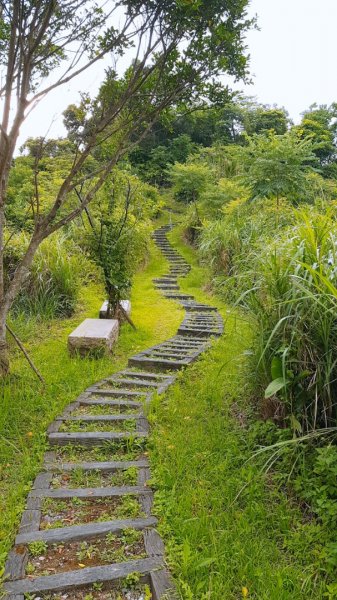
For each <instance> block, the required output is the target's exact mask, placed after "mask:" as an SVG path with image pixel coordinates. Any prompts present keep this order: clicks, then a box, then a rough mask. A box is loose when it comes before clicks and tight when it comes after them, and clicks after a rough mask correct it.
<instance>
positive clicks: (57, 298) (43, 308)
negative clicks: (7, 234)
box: [5, 233, 95, 319]
mask: <svg viewBox="0 0 337 600" xmlns="http://www.w3.org/2000/svg"><path fill="white" fill-rule="evenodd" d="M27 244H28V239H27V236H26V234H25V233H20V234H17V235H15V236H13V237H12V238H11V239H10V242H9V244H8V246H7V248H6V257H5V265H6V275H7V278H10V276H11V274H12V273H13V271H14V270H15V268H16V266H17V264H18V261H19V259H20V257H21V255H22V253H23V252H24V249H25V248H26V247H27ZM94 272H95V267H94V266H93V265H92V263H91V262H90V261H89V260H88V258H87V257H86V255H85V254H84V253H83V252H82V251H81V249H80V248H79V247H78V246H77V245H76V244H75V242H74V241H73V240H72V239H71V238H69V237H67V236H66V235H61V234H59V235H53V236H52V237H51V238H49V239H47V240H45V241H44V242H43V243H42V244H41V246H40V248H39V249H38V251H37V253H36V255H35V258H34V261H33V264H32V268H31V272H30V275H29V277H28V279H27V280H26V282H25V284H24V286H23V288H22V290H21V292H20V294H19V297H18V298H17V300H16V302H15V304H14V306H13V311H12V313H13V315H14V316H18V315H19V314H20V313H23V314H28V315H34V316H36V317H38V318H40V319H51V318H54V317H66V316H70V315H71V314H72V313H73V311H74V310H75V307H76V303H77V300H78V293H79V289H80V287H81V284H82V283H83V282H84V281H85V280H86V279H87V278H88V277H90V276H92V275H93V274H94Z"/></svg>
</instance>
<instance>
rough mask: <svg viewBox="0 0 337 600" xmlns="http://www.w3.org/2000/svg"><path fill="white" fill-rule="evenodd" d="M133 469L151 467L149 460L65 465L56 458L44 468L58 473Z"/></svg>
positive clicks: (108, 471) (83, 462) (46, 463)
mask: <svg viewBox="0 0 337 600" xmlns="http://www.w3.org/2000/svg"><path fill="white" fill-rule="evenodd" d="M132 467H135V468H137V469H142V468H148V467H149V461H148V460H147V458H141V459H138V460H119V461H105V462H97V461H91V462H86V461H82V462H77V463H72V462H69V463H64V462H57V461H56V457H55V460H54V461H53V462H45V463H44V468H45V469H48V471H57V472H61V471H65V472H69V471H74V470H75V471H76V469H82V470H83V471H102V472H103V473H105V472H106V473H110V472H111V473H114V472H115V471H120V470H123V471H126V470H127V469H130V468H132Z"/></svg>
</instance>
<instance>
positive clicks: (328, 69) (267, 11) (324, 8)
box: [20, 0, 337, 143]
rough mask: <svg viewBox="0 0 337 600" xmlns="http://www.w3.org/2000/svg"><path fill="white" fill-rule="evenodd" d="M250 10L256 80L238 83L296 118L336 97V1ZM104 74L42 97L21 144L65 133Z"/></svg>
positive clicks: (262, 2) (274, 1)
mask: <svg viewBox="0 0 337 600" xmlns="http://www.w3.org/2000/svg"><path fill="white" fill-rule="evenodd" d="M251 12H252V13H253V14H255V13H257V15H258V24H259V27H260V31H252V32H250V33H249V34H248V36H247V45H248V48H249V53H250V55H251V74H252V76H253V80H254V83H253V85H251V86H243V85H241V84H239V85H238V86H236V87H238V88H239V89H242V90H243V91H244V93H245V94H247V95H249V96H254V97H256V99H257V100H258V101H259V102H262V103H264V104H277V105H278V106H284V107H285V108H286V109H287V110H288V112H289V113H290V116H291V118H292V119H293V120H294V121H295V122H298V121H299V119H300V113H301V112H302V111H303V110H305V109H306V108H308V107H309V106H310V104H312V103H314V102H317V103H318V104H330V103H331V102H333V101H337V68H336V66H337V35H336V26H337V0H320V1H319V2H317V0H251ZM103 72H104V65H103V64H101V66H97V65H96V66H95V67H94V68H93V69H92V71H91V72H87V73H85V74H84V75H82V76H81V78H80V79H77V80H76V81H73V82H71V83H70V84H68V85H67V86H65V87H62V88H60V89H59V90H58V91H57V92H53V93H52V94H51V95H50V96H49V97H47V98H46V99H45V100H43V101H42V102H41V104H40V107H39V108H38V109H37V111H35V113H32V114H31V115H30V116H29V117H28V119H27V121H26V123H25V124H24V126H23V127H22V131H21V135H20V143H22V142H23V141H24V140H25V139H26V138H27V137H28V136H34V137H35V136H39V135H46V133H47V132H48V135H49V136H55V137H56V136H58V135H63V134H64V129H63V126H62V116H61V115H62V111H63V110H64V109H65V108H66V107H67V106H68V104H70V103H71V102H76V100H77V99H78V92H79V91H81V90H82V91H92V92H95V91H96V89H97V87H98V85H99V83H100V81H101V80H102V78H103ZM52 122H53V125H52V126H51V127H50V125H51V123H52Z"/></svg>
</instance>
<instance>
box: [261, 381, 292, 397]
mask: <svg viewBox="0 0 337 600" xmlns="http://www.w3.org/2000/svg"><path fill="white" fill-rule="evenodd" d="M288 383H289V381H288V380H287V379H284V378H283V377H277V378H276V379H273V381H272V382H271V383H270V384H269V385H268V387H267V389H266V391H265V393H264V397H265V398H271V396H274V395H275V394H276V393H277V392H279V391H280V390H282V388H284V387H286V385H287V384H288Z"/></svg>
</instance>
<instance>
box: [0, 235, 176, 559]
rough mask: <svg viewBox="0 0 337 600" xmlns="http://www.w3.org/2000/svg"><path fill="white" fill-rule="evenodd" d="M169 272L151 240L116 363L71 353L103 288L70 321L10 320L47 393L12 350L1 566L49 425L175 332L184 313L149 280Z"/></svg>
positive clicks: (2, 456)
mask: <svg viewBox="0 0 337 600" xmlns="http://www.w3.org/2000/svg"><path fill="white" fill-rule="evenodd" d="M166 270H167V263H166V261H165V260H164V259H163V258H162V255H161V253H160V252H159V250H157V249H156V248H155V247H154V245H153V244H152V242H151V258H150V261H149V263H148V264H147V266H146V267H145V268H144V270H142V271H141V272H139V273H138V274H137V275H136V276H135V278H134V284H133V289H132V297H131V301H132V318H133V321H134V322H135V324H136V326H137V331H136V332H135V331H134V330H133V329H132V328H131V327H130V326H129V325H123V326H122V330H121V335H120V337H119V340H118V344H117V346H116V348H115V351H114V354H113V355H112V357H103V358H101V359H99V360H93V359H89V358H86V359H80V358H70V357H69V355H68V351H67V337H68V335H69V333H70V332H71V331H72V330H73V329H74V328H75V327H76V326H77V325H78V324H79V323H80V322H81V321H82V320H83V319H84V318H85V317H96V316H97V314H98V310H99V308H100V306H101V304H102V301H103V300H104V290H103V288H102V287H101V286H100V285H97V284H94V283H91V284H90V285H89V286H87V287H85V288H83V289H82V292H81V304H80V306H79V308H78V310H77V312H76V314H75V315H74V316H73V317H72V318H71V319H64V320H53V321H50V322H41V323H37V321H36V320H33V319H31V320H29V319H23V318H22V319H21V320H15V321H12V326H13V328H14V330H15V331H16V332H17V334H18V335H19V336H20V337H21V339H22V340H23V341H24V343H25V346H26V347H27V349H28V351H29V353H30V355H31V357H32V359H33V360H34V362H35V364H36V365H37V367H38V368H39V369H40V371H41V372H42V374H43V376H44V378H45V380H46V383H47V385H46V388H45V389H43V388H42V387H41V384H40V383H39V381H38V380H37V379H36V377H35V375H34V374H33V372H32V371H31V370H30V368H29V367H28V366H27V363H26V362H25V359H24V358H23V356H22V354H20V353H19V352H18V350H17V349H16V348H15V347H14V346H12V351H11V357H12V372H11V376H10V377H9V378H8V379H7V380H6V381H5V382H2V383H1V398H2V400H1V411H0V465H1V470H0V484H1V500H0V510H1V515H0V540H1V542H0V565H1V566H2V565H3V563H4V560H5V557H6V553H7V551H8V550H9V548H10V547H11V545H12V543H13V539H14V534H15V532H16V529H17V526H18V523H19V519H20V515H21V512H22V510H23V508H24V504H25V498H26V495H27V493H28V491H29V489H30V486H31V484H32V481H33V479H34V477H35V476H36V474H37V473H38V471H39V469H40V468H41V463H42V459H43V453H44V450H45V447H46V430H47V427H48V425H49V424H50V423H51V422H52V420H53V419H54V418H55V417H56V416H57V415H58V414H60V413H61V412H62V409H63V408H64V407H65V406H66V405H67V404H68V403H69V402H70V401H72V400H74V399H75V398H76V397H77V396H78V395H79V394H80V393H81V392H82V391H83V390H84V389H85V388H86V387H87V386H89V385H91V384H92V383H94V382H97V381H98V380H100V379H101V378H103V377H106V376H107V375H110V374H112V373H114V372H116V371H118V370H120V369H121V368H124V367H125V366H126V364H127V359H128V357H129V356H131V355H132V354H135V353H137V352H138V351H139V350H142V349H145V348H147V347H148V346H151V345H154V344H155V343H158V342H160V341H162V340H164V339H166V338H168V337H170V336H172V335H174V333H175V332H176V330H177V327H178V325H179V323H180V322H181V320H182V316H183V311H182V310H181V309H180V308H179V307H178V305H177V304H176V303H174V302H172V301H169V300H166V299H164V298H163V297H162V296H161V295H160V293H159V292H158V291H156V290H154V288H153V284H152V278H153V277H156V276H158V275H160V274H161V273H164V272H165V271H166ZM163 315H165V318H164V317H163Z"/></svg>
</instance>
